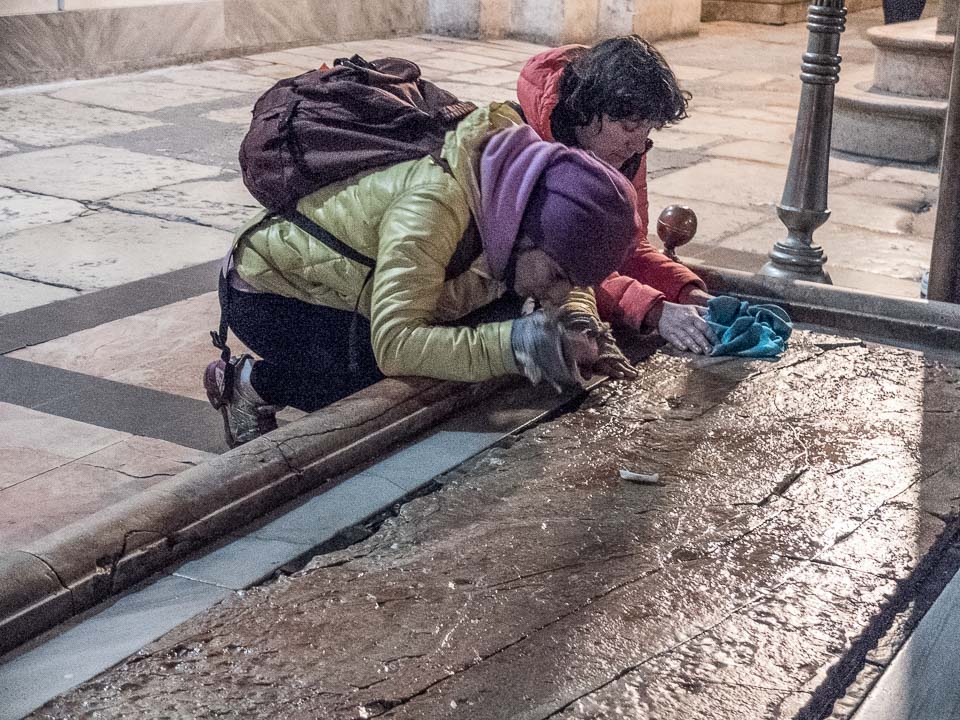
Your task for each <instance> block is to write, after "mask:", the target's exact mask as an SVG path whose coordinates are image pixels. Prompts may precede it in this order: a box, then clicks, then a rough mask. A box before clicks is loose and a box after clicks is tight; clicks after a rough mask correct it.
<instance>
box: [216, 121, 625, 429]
mask: <svg viewBox="0 0 960 720" xmlns="http://www.w3.org/2000/svg"><path fill="white" fill-rule="evenodd" d="M441 158H442V160H441V161H440V162H438V161H437V160H435V159H434V158H432V157H425V158H422V159H419V160H412V161H408V162H404V163H400V164H398V165H393V166H390V167H387V168H382V169H379V170H375V171H373V172H367V173H362V174H360V175H358V176H356V177H353V178H351V179H349V180H347V181H345V182H342V183H338V184H336V185H332V186H329V187H325V188H323V189H321V190H319V191H317V192H316V193H313V194H312V195H309V196H307V197H306V198H304V199H303V200H301V202H300V203H299V206H298V209H299V210H300V212H301V213H303V214H304V215H306V216H307V217H308V218H309V219H310V220H312V221H313V222H314V223H316V224H317V225H319V226H321V227H322V228H323V229H324V230H326V231H327V232H329V233H331V234H332V235H333V236H334V237H335V238H337V239H338V240H339V241H340V242H341V243H344V244H346V245H347V246H349V248H350V249H351V250H352V252H355V253H359V254H360V255H363V256H366V257H367V258H370V259H371V260H372V261H374V262H375V267H374V268H373V269H370V268H369V267H367V265H365V264H363V263H362V262H358V261H356V259H355V258H351V257H348V255H349V253H347V255H345V254H343V253H338V252H337V251H336V250H334V249H332V248H331V247H329V246H328V245H327V244H324V243H322V242H319V241H317V240H316V239H315V238H314V237H312V236H311V235H310V234H308V233H307V232H305V231H304V230H302V229H301V228H300V227H298V226H297V225H294V224H292V223H290V222H288V221H286V220H284V219H280V218H273V217H269V216H267V215H265V214H261V215H259V216H257V217H255V218H254V219H253V220H251V222H250V223H248V224H247V226H246V227H244V228H243V229H242V230H241V231H240V232H239V233H238V235H237V238H236V240H235V241H234V244H233V246H232V248H231V250H230V252H229V253H228V255H227V257H226V259H225V262H224V266H223V273H222V276H221V289H220V297H221V306H222V309H223V313H224V317H225V319H226V320H227V321H228V323H229V326H230V328H231V329H233V331H234V332H235V333H236V335H237V336H238V337H239V338H240V339H241V340H242V341H243V342H244V343H245V344H246V345H247V347H249V348H250V349H251V350H252V351H253V352H254V353H256V354H257V355H258V356H259V357H260V359H254V358H253V357H251V356H249V355H243V356H240V357H237V358H232V359H231V360H230V363H229V370H228V364H227V363H225V362H223V361H215V362H212V363H210V365H209V366H208V368H207V370H206V372H205V374H204V385H205V387H206V390H207V395H208V398H209V399H210V402H211V403H212V404H213V406H214V407H215V408H217V409H218V410H220V411H221V413H222V414H223V417H224V423H225V429H226V433H227V439H228V441H229V442H230V444H231V445H236V444H239V443H242V442H246V441H248V440H250V439H251V438H253V437H256V436H257V435H259V434H261V433H263V432H265V431H268V430H270V429H272V428H273V427H276V420H275V413H276V411H277V409H278V408H280V407H283V406H286V405H291V406H293V407H296V408H299V409H301V410H306V411H312V410H316V409H317V408H319V407H323V406H324V405H327V404H329V403H331V402H334V401H336V400H338V399H340V398H342V397H344V396H346V395H348V394H350V393H352V392H354V391H356V390H358V389H359V388H362V387H365V386H367V385H370V384H372V383H374V382H376V381H377V380H379V379H380V378H382V377H384V376H393V375H420V376H427V377H434V378H440V379H449V380H460V381H482V380H487V379H490V378H493V377H497V376H502V375H508V374H523V375H526V376H527V377H528V378H530V379H531V380H532V381H534V382H538V381H540V380H545V381H547V382H549V383H551V384H553V385H555V386H560V385H566V384H572V383H578V382H582V376H581V370H582V369H586V370H589V369H590V367H591V365H592V363H593V361H594V359H595V356H596V343H595V341H594V340H593V339H592V338H591V337H589V336H587V335H584V334H582V333H579V332H575V331H571V330H569V329H567V328H565V327H564V325H563V324H562V323H561V322H560V320H559V319H558V317H557V313H556V312H555V311H554V310H555V309H556V308H558V307H559V306H560V305H561V304H562V303H563V302H564V300H565V298H566V297H567V294H568V293H569V292H570V291H571V290H572V289H573V288H574V287H575V286H589V285H593V284H596V283H598V282H600V281H601V280H603V278H605V277H606V276H607V275H609V274H610V272H612V271H613V270H614V269H616V268H617V267H618V266H619V264H620V263H621V261H622V260H623V259H624V257H625V256H626V255H627V253H628V252H629V250H630V248H631V246H632V242H633V238H634V237H635V235H636V232H637V223H638V218H637V215H636V212H635V209H634V208H635V204H636V197H635V191H634V189H633V186H632V185H631V184H630V182H629V181H628V180H627V179H626V178H625V177H624V176H623V175H622V174H620V173H618V172H617V171H615V170H614V169H612V168H611V167H610V166H608V165H606V164H604V163H602V162H600V161H598V160H597V159H595V158H594V157H592V156H590V155H589V154H587V153H585V152H583V151H581V150H577V149H573V148H568V147H565V146H563V145H560V144H557V143H548V142H544V141H542V140H540V139H539V138H538V137H537V135H536V133H534V132H533V131H532V130H531V129H530V128H529V127H527V126H525V125H523V124H522V121H521V119H520V117H519V116H518V115H517V114H516V113H515V112H514V111H513V110H512V109H511V108H510V107H509V106H507V105H505V104H493V105H491V106H489V107H485V108H480V109H478V110H476V111H475V112H473V113H472V114H471V115H469V116H468V117H467V118H466V119H464V120H463V121H462V122H461V123H460V124H459V125H458V127H457V128H456V130H454V131H452V132H450V133H448V135H447V139H446V142H445V144H444V148H443V151H442V153H441ZM505 295H515V296H517V297H518V299H523V298H533V299H534V300H535V301H537V303H538V304H539V306H540V309H537V310H535V311H534V312H531V313H529V314H527V315H524V316H519V313H518V312H517V313H515V316H514V317H513V318H512V319H508V320H505V321H498V322H480V323H479V324H476V323H473V322H468V320H467V319H465V318H466V317H467V316H468V315H471V314H473V315H472V317H475V316H476V314H477V313H476V311H478V310H479V309H480V308H483V307H485V306H487V305H489V304H490V303H492V302H494V301H496V300H498V299H500V298H502V297H503V296H505ZM519 305H520V303H517V304H516V305H515V307H519ZM228 375H231V376H232V377H233V379H234V381H233V382H232V383H228V382H227V381H226V380H225V378H226V377H227V376H228ZM231 385H232V392H231V391H228V387H229V386H231Z"/></svg>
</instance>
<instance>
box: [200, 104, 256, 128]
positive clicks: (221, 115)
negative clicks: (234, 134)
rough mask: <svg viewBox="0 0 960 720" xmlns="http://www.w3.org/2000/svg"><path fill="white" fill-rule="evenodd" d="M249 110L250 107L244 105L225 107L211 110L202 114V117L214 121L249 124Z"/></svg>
mask: <svg viewBox="0 0 960 720" xmlns="http://www.w3.org/2000/svg"><path fill="white" fill-rule="evenodd" d="M251 110H252V108H251V107H248V106H246V105H244V106H242V107H236V108H227V109H225V110H211V111H210V112H208V113H206V114H204V117H205V118H207V119H208V120H213V121H215V122H220V123H228V124H232V125H244V126H249V125H250V120H251V118H252V116H251Z"/></svg>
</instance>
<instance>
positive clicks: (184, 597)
mask: <svg viewBox="0 0 960 720" xmlns="http://www.w3.org/2000/svg"><path fill="white" fill-rule="evenodd" d="M232 594H233V593H232V592H231V591H230V590H225V589H224V588H220V587H216V586H214V585H208V584H206V583H198V582H195V581H193V580H187V579H186V578H178V577H165V578H163V579H162V580H159V581H157V582H156V583H154V584H152V585H149V586H147V587H145V588H144V589H143V590H139V591H137V592H134V593H131V594H129V595H126V596H124V597H122V598H120V599H119V600H117V601H116V602H115V603H113V604H112V605H111V606H109V607H108V608H106V609H105V610H103V611H102V612H100V613H98V614H96V615H93V616H92V617H90V618H88V619H87V620H85V621H84V622H82V623H81V624H79V625H76V626H75V627H72V628H70V629H68V630H66V631H65V632H63V633H62V634H61V635H58V636H56V637H54V638H53V639H51V640H49V641H47V642H45V643H44V644H43V645H40V646H39V647H37V648H35V649H33V650H30V651H29V652H26V653H24V654H22V655H20V656H18V657H16V658H15V659H13V660H11V661H10V662H8V663H6V664H5V665H3V666H0V697H2V698H3V699H4V704H3V708H2V713H3V715H4V717H9V718H19V717H22V716H23V715H26V714H27V713H29V712H30V711H31V710H34V709H36V708H38V707H40V705H42V704H43V703H45V702H46V701H47V700H49V699H50V698H52V697H55V696H56V695H59V694H60V693H62V692H64V691H66V690H68V689H69V688H71V687H73V686H75V685H78V684H80V683H81V682H83V681H84V680H87V679H89V678H92V677H94V676H95V675H97V674H99V673H101V672H103V671H104V670H106V669H107V668H109V667H111V666H112V665H115V664H117V663H118V662H120V661H121V660H123V659H124V658H125V657H127V656H128V655H131V654H133V653H135V652H136V651H137V650H139V649H140V648H142V647H143V646H144V645H146V644H147V643H149V642H151V641H153V640H156V639H157V638H158V637H160V636H161V635H163V634H164V633H166V632H168V631H169V630H172V629H173V628H175V627H176V626H177V625H179V624H180V623H182V622H185V621H186V620H189V619H190V618H191V617H193V616H194V615H197V614H198V613H201V612H203V611H204V610H206V609H207V608H210V607H213V606H214V605H216V604H217V603H218V602H220V601H221V600H223V599H225V598H227V597H230V596H231V595H232Z"/></svg>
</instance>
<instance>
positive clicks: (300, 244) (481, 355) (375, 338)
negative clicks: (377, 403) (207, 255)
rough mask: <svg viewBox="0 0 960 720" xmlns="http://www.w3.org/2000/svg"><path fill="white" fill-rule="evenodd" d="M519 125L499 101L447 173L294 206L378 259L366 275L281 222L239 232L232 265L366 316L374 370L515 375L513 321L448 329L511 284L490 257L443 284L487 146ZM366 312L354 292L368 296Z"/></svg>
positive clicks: (282, 291)
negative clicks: (494, 271) (489, 263)
mask: <svg viewBox="0 0 960 720" xmlns="http://www.w3.org/2000/svg"><path fill="white" fill-rule="evenodd" d="M521 123H522V120H521V118H520V116H519V115H517V113H516V112H515V111H514V110H513V109H512V108H510V107H509V106H508V105H506V104H501V103H493V104H491V105H490V106H488V107H484V108H480V109H478V110H476V111H474V112H473V113H471V114H470V115H469V116H467V118H465V119H464V120H463V121H462V122H461V123H460V124H459V125H458V126H457V128H456V129H455V130H453V131H451V132H449V133H447V137H446V141H445V143H444V147H443V150H442V152H441V157H442V158H443V159H444V160H445V161H446V162H447V163H448V164H449V167H450V172H446V171H445V170H444V169H443V168H442V167H440V165H438V164H437V163H436V162H435V161H434V160H433V159H432V158H430V157H424V158H422V159H419V160H411V161H408V162H403V163H400V164H397V165H393V166H390V167H387V168H384V169H379V170H374V171H371V172H367V173H363V174H360V175H357V176H354V177H352V178H349V179H348V180H346V181H343V182H340V183H336V184H333V185H329V186H327V187H324V188H322V189H321V190H319V191H317V192H315V193H313V194H312V195H308V196H307V197H305V198H303V199H302V200H301V201H300V203H299V204H298V206H297V209H298V210H299V211H300V212H301V213H303V214H304V215H306V216H307V217H308V218H310V219H311V220H313V221H314V222H315V223H317V224H318V225H320V226H321V227H323V228H324V229H326V230H327V231H328V232H330V233H331V234H332V235H334V236H335V237H336V238H338V239H339V240H340V241H342V242H344V243H346V244H347V245H349V246H350V247H352V248H354V249H355V250H357V251H358V252H360V253H362V254H363V255H366V256H367V257H370V258H372V259H374V260H375V261H376V270H375V272H374V273H373V277H372V280H371V282H369V283H367V284H366V286H364V281H365V279H366V277H367V273H368V268H367V267H365V266H364V265H362V264H360V263H357V262H354V261H353V260H350V259H348V258H346V257H344V256H343V255H340V254H339V253H337V252H336V251H334V250H332V249H330V248H329V247H327V246H326V245H325V244H323V243H322V242H321V241H319V240H317V239H316V238H314V237H312V236H311V235H309V234H308V233H306V232H305V231H303V230H301V229H300V228H299V227H297V226H296V225H294V224H292V223H290V222H287V221H285V220H282V219H276V218H275V219H272V220H271V219H265V218H266V213H261V214H260V215H258V216H257V217H255V218H253V219H252V220H251V221H250V222H249V223H248V224H247V225H246V226H245V227H244V228H242V229H241V230H240V232H239V233H238V235H237V239H236V241H235V246H234V253H233V259H234V264H235V267H236V271H237V273H238V274H239V276H240V277H241V278H242V279H243V280H244V281H246V282H247V283H249V284H250V285H252V286H253V287H254V288H256V289H257V290H260V291H262V292H270V293H275V294H277V295H282V296H285V297H291V298H296V299H298V300H302V301H304V302H307V303H312V304H317V305H326V306H329V307H334V308H338V309H341V310H348V311H353V309H354V307H357V308H358V310H359V312H361V313H362V314H363V315H364V316H365V317H367V318H369V320H370V332H371V342H372V344H373V352H374V355H375V357H376V359H377V365H378V366H379V367H380V370H381V371H382V372H383V373H384V374H385V375H421V376H427V377H435V378H440V379H448V380H461V381H481V380H487V379H489V378H493V377H497V376H501V375H506V374H511V373H518V372H519V370H518V368H517V366H516V363H515V361H514V357H513V351H512V350H511V346H510V330H511V327H512V322H497V323H486V324H481V325H479V326H477V327H476V328H468V327H445V326H443V325H441V324H440V323H443V322H450V321H453V320H456V319H458V318H461V317H463V316H464V315H466V314H468V313H470V312H471V311H473V310H475V309H477V308H478V307H481V306H483V305H486V304H488V303H489V302H491V301H492V300H494V299H496V298H497V297H499V296H500V295H502V294H503V293H504V292H505V290H506V288H505V286H504V285H503V283H501V282H499V281H497V280H495V279H494V278H492V277H491V276H490V275H489V273H487V272H486V271H485V264H484V262H483V256H482V255H481V257H480V259H479V260H478V261H476V262H474V264H473V266H471V268H470V269H469V270H468V271H466V272H464V273H462V274H461V275H459V276H457V277H456V278H453V279H450V280H447V279H446V277H445V275H446V269H447V266H448V264H449V263H450V261H451V258H452V257H453V255H454V252H455V250H456V249H457V246H458V244H459V243H460V242H461V239H462V238H463V236H464V233H465V231H466V229H467V227H468V225H469V222H470V217H471V214H474V215H475V214H476V212H477V208H478V206H479V200H480V185H479V161H480V152H481V149H482V144H483V142H484V141H485V140H486V139H487V138H488V137H489V136H490V134H491V133H494V132H496V131H498V130H502V129H504V128H507V127H510V126H512V125H519V124H521ZM361 290H362V295H360V298H359V304H357V298H358V294H359V293H361Z"/></svg>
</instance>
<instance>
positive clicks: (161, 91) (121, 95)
mask: <svg viewBox="0 0 960 720" xmlns="http://www.w3.org/2000/svg"><path fill="white" fill-rule="evenodd" d="M51 97H54V98H58V99H60V100H70V101H72V102H76V103H81V104H83V105H98V106H100V107H106V108H112V109H114V110H126V111H128V112H135V113H151V112H156V111H157V110H163V109H165V108H170V107H180V106H181V105H193V104H197V103H205V102H211V101H214V100H224V99H226V98H232V97H237V93H234V92H229V91H226V90H219V89H216V88H209V87H202V86H194V87H190V88H184V87H183V85H182V84H180V83H172V82H161V81H159V80H157V81H153V82H147V81H144V80H123V81H119V82H118V81H101V82H95V83H84V84H82V85H73V86H71V87H67V88H66V89H64V90H59V91H57V92H55V93H52V94H51Z"/></svg>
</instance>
